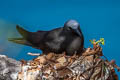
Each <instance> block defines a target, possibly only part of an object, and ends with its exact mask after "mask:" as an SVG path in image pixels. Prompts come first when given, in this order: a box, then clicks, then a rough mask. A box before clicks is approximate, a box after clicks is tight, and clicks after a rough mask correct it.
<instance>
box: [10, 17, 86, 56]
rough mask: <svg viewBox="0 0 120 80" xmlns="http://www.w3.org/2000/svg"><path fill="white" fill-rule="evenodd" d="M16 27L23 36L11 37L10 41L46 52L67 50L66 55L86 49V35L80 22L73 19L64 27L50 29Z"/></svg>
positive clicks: (79, 52)
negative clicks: (34, 29) (34, 30)
mask: <svg viewBox="0 0 120 80" xmlns="http://www.w3.org/2000/svg"><path fill="white" fill-rule="evenodd" d="M16 29H17V31H18V32H19V33H20V34H21V35H22V37H21V38H9V39H8V40H9V41H12V42H14V43H18V44H22V45H27V46H31V47H33V48H36V49H40V50H42V52H43V53H44V54H47V53H50V52H53V53H56V54H60V53H63V52H65V53H66V55H74V54H75V53H77V54H81V53H82V51H83V49H84V36H83V33H82V31H81V29H80V24H79V22H77V21H76V20H73V19H72V20H68V21H66V22H65V23H64V25H63V26H62V27H59V28H55V29H52V30H49V31H42V30H38V31H36V32H30V31H27V30H25V29H23V28H22V27H20V26H19V25H16Z"/></svg>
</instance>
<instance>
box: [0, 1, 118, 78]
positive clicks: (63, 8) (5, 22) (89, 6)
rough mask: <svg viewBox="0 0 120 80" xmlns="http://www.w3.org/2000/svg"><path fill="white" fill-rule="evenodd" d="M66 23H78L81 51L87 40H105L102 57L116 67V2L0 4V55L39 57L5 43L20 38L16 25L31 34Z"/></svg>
mask: <svg viewBox="0 0 120 80" xmlns="http://www.w3.org/2000/svg"><path fill="white" fill-rule="evenodd" d="M69 19H75V20H77V21H78V22H80V25H81V29H82V32H83V34H84V38H85V47H89V46H91V44H90V42H89V40H91V39H97V40H98V39H99V38H101V37H103V38H105V41H106V42H105V46H102V47H103V53H104V55H105V56H106V57H107V58H108V59H109V60H111V59H115V60H116V63H117V64H118V65H120V61H119V60H120V1H119V0H118V1H117V0H0V54H5V55H7V56H8V57H11V58H15V59H17V60H21V59H25V60H29V59H32V58H34V57H32V56H29V55H27V53H28V52H34V53H38V52H39V53H41V51H40V50H37V49H33V48H31V47H29V46H24V45H19V44H15V43H11V42H9V41H7V39H8V38H11V37H20V34H19V33H18V32H17V31H16V27H15V25H16V24H19V25H21V26H22V27H24V28H25V29H27V30H29V31H32V32H34V31H37V30H51V29H54V28H57V27H61V26H63V24H64V22H65V21H67V20H69ZM118 74H119V76H120V73H118Z"/></svg>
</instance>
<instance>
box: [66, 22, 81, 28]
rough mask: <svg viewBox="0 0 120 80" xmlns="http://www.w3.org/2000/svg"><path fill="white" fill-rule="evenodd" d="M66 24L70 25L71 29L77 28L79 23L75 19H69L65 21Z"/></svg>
mask: <svg viewBox="0 0 120 80" xmlns="http://www.w3.org/2000/svg"><path fill="white" fill-rule="evenodd" d="M66 25H67V26H70V27H72V28H73V29H77V28H78V26H79V23H78V22H77V21H75V20H70V21H68V22H67V24H66Z"/></svg>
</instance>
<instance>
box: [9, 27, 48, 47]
mask: <svg viewBox="0 0 120 80" xmlns="http://www.w3.org/2000/svg"><path fill="white" fill-rule="evenodd" d="M16 29H17V31H18V32H19V33H20V34H21V35H22V38H9V39H8V40H9V41H12V42H15V43H18V44H24V45H29V46H35V47H36V46H37V45H39V44H40V43H42V41H43V39H44V36H45V34H47V31H39V32H29V31H27V30H25V29H23V28H21V27H20V26H18V25H17V26H16Z"/></svg>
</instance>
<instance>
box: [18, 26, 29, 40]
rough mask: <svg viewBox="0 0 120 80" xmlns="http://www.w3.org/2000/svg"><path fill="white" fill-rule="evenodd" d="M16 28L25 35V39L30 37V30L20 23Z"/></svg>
mask: <svg viewBox="0 0 120 80" xmlns="http://www.w3.org/2000/svg"><path fill="white" fill-rule="evenodd" d="M16 29H17V31H18V32H19V33H20V34H21V35H22V36H23V38H25V39H26V38H27V37H28V35H29V33H30V32H29V31H27V30H25V29H23V28H21V27H20V26H19V25H16Z"/></svg>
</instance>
